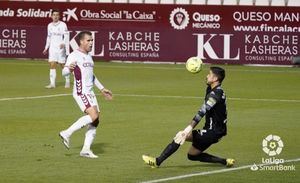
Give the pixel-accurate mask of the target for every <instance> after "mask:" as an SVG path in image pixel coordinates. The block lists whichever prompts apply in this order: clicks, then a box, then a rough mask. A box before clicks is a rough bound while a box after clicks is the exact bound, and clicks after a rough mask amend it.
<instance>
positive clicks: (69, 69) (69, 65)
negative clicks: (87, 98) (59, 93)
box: [62, 55, 76, 76]
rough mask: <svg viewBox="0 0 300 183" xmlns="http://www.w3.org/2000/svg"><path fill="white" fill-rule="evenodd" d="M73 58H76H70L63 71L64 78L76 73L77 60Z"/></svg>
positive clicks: (70, 56) (71, 56)
mask: <svg viewBox="0 0 300 183" xmlns="http://www.w3.org/2000/svg"><path fill="white" fill-rule="evenodd" d="M73 57H74V56H73V55H69V56H68V58H67V62H66V64H65V66H64V68H63V70H62V75H63V76H68V75H70V74H71V73H72V72H73V71H74V69H75V67H76V61H74V60H75V59H74V58H73Z"/></svg>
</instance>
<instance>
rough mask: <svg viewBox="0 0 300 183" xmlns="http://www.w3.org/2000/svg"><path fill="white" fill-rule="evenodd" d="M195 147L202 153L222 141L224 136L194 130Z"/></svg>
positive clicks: (212, 132) (207, 131) (208, 131)
mask: <svg viewBox="0 0 300 183" xmlns="http://www.w3.org/2000/svg"><path fill="white" fill-rule="evenodd" d="M192 133H193V146H194V147H195V148H197V149H199V150H200V151H201V152H203V151H205V150H206V149H207V148H209V146H211V145H212V144H215V143H217V142H219V140H221V138H222V136H220V135H218V134H216V133H215V132H214V131H211V130H200V129H199V130H193V132H192Z"/></svg>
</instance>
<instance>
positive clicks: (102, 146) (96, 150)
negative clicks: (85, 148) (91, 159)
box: [91, 143, 109, 154]
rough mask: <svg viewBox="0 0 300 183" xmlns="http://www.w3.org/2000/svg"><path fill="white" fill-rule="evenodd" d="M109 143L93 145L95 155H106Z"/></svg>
mask: <svg viewBox="0 0 300 183" xmlns="http://www.w3.org/2000/svg"><path fill="white" fill-rule="evenodd" d="M108 146H109V144H108V143H95V144H93V145H92V147H91V149H92V150H93V152H94V153H95V154H104V153H105V148H106V147H108Z"/></svg>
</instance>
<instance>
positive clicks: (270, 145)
mask: <svg viewBox="0 0 300 183" xmlns="http://www.w3.org/2000/svg"><path fill="white" fill-rule="evenodd" d="M262 148H263V151H264V152H265V153H266V154H268V155H269V156H275V155H279V154H280V153H281V151H282V148H283V142H282V140H281V138H280V137H279V136H277V135H268V136H267V137H266V138H265V139H263V141H262Z"/></svg>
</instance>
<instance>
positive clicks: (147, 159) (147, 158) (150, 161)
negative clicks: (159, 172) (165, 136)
mask: <svg viewBox="0 0 300 183" xmlns="http://www.w3.org/2000/svg"><path fill="white" fill-rule="evenodd" d="M142 158H143V160H144V162H145V163H146V164H147V165H149V166H150V167H151V168H158V165H157V164H156V158H153V157H151V156H147V155H143V156H142Z"/></svg>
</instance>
